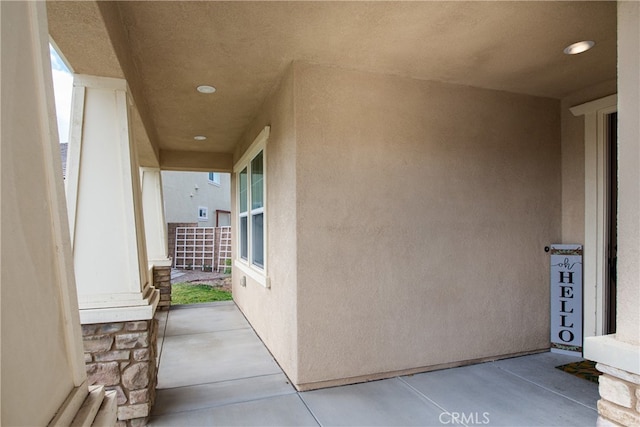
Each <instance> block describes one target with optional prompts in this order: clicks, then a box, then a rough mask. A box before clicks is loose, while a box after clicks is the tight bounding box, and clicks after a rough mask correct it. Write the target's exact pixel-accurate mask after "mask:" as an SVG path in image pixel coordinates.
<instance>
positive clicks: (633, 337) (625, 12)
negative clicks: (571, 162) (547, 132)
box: [616, 2, 640, 345]
mask: <svg viewBox="0 0 640 427" xmlns="http://www.w3.org/2000/svg"><path fill="white" fill-rule="evenodd" d="M618 52H619V58H618V108H619V134H618V141H619V145H618V147H619V148H618V149H619V163H618V180H619V187H618V188H619V194H618V211H619V214H618V295H617V318H616V322H617V330H616V332H617V338H618V339H619V340H621V341H624V342H627V343H631V344H635V345H639V344H640V216H639V215H638V212H639V211H640V90H639V89H638V80H639V78H638V76H640V4H638V3H637V2H619V3H618Z"/></svg>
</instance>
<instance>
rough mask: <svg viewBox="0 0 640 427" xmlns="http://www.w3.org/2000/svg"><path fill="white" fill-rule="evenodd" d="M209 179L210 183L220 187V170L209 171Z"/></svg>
mask: <svg viewBox="0 0 640 427" xmlns="http://www.w3.org/2000/svg"><path fill="white" fill-rule="evenodd" d="M212 178H213V179H212ZM216 178H217V179H216ZM207 180H208V181H209V184H211V185H215V186H217V187H220V185H221V184H220V172H209V174H208V175H207Z"/></svg>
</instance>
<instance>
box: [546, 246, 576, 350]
mask: <svg viewBox="0 0 640 427" xmlns="http://www.w3.org/2000/svg"><path fill="white" fill-rule="evenodd" d="M551 351H553V352H556V353H566V352H569V353H570V354H575V353H578V354H579V355H581V354H582V246H580V245H552V246H551Z"/></svg>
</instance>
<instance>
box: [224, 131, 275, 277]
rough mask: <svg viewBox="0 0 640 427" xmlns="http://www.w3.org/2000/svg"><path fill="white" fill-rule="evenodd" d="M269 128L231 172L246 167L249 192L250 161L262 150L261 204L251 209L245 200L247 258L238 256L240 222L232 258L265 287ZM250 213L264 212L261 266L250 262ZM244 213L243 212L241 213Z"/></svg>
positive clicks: (266, 270) (238, 199) (266, 269)
mask: <svg viewBox="0 0 640 427" xmlns="http://www.w3.org/2000/svg"><path fill="white" fill-rule="evenodd" d="M270 130H271V128H270V127H269V126H265V128H264V129H263V130H262V131H261V132H260V134H259V135H258V136H257V137H256V139H255V140H254V141H253V142H252V143H251V145H250V146H249V148H247V150H246V151H245V153H244V154H243V155H242V157H240V160H238V161H237V162H236V163H235V164H234V166H233V173H234V174H235V175H236V178H237V177H238V175H239V174H240V172H241V171H242V170H243V169H244V168H245V167H246V168H247V192H248V193H249V192H250V191H251V174H250V167H249V166H250V163H251V161H252V160H253V159H254V158H255V156H257V155H258V154H259V153H260V151H262V180H263V184H262V186H263V193H262V197H263V204H262V207H261V208H258V209H251V206H250V205H249V204H248V203H249V201H250V200H247V212H246V215H247V260H244V259H242V257H241V256H240V248H239V244H240V243H239V242H240V224H238V226H237V227H236V233H237V234H236V238H237V241H238V245H236V246H238V248H237V249H236V251H235V259H234V263H233V265H234V267H236V268H237V269H238V270H240V271H242V273H244V274H246V275H247V276H249V277H250V278H251V279H253V280H254V281H256V282H257V283H259V284H260V285H262V286H264V287H265V288H267V289H269V288H271V283H270V280H269V276H268V258H269V256H268V255H269V254H268V250H267V247H268V244H267V238H268V237H267V236H268V235H269V234H268V232H267V223H268V221H267V217H268V214H267V212H268V208H267V200H268V197H267V150H266V146H267V141H268V140H269V133H270ZM235 186H236V189H235V192H236V209H237V210H236V212H237V214H236V217H237V218H238V219H239V218H240V181H239V179H236V185H235ZM252 213H263V214H264V217H263V218H264V221H263V224H262V227H263V233H264V237H263V244H264V250H263V258H264V262H263V267H262V268H260V267H258V266H256V265H254V264H253V263H252V262H251V258H252V256H253V254H252V252H253V251H252V249H253V248H252V245H251V243H252V242H251V239H252V233H251V225H250V222H251V221H250V220H251V214H252ZM243 215H244V214H243Z"/></svg>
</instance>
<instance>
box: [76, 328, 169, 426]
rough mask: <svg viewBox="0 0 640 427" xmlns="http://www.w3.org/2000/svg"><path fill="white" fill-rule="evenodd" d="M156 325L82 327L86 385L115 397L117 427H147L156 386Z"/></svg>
mask: <svg viewBox="0 0 640 427" xmlns="http://www.w3.org/2000/svg"><path fill="white" fill-rule="evenodd" d="M157 331H158V321H157V320H155V319H150V320H137V321H130V322H112V323H97V324H86V325H82V335H83V341H84V352H85V353H84V360H85V364H86V368H87V376H88V382H89V385H93V384H99V385H104V386H105V389H106V390H114V391H116V393H117V403H118V422H117V424H116V425H117V426H120V427H125V426H126V427H137V426H144V425H146V424H147V420H148V417H149V414H150V413H151V407H152V406H153V403H154V401H155V391H156V384H157V368H156V354H157V341H158V337H157Z"/></svg>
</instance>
